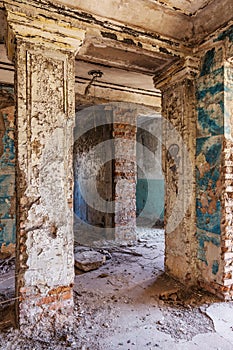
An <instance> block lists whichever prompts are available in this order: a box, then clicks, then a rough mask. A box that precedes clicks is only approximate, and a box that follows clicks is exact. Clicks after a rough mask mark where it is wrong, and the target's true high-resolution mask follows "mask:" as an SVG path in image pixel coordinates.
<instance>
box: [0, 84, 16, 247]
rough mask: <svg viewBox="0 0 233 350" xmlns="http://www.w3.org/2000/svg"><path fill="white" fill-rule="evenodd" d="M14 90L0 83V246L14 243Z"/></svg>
mask: <svg viewBox="0 0 233 350" xmlns="http://www.w3.org/2000/svg"><path fill="white" fill-rule="evenodd" d="M14 112H15V108H14V90H13V88H12V87H9V86H5V85H0V248H1V246H2V245H3V244H5V245H9V244H10V243H13V244H15V239H16V237H15V234H16V232H15V231H16V226H15V219H16V218H15V216H16V200H15V199H16V197H15V116H14Z"/></svg>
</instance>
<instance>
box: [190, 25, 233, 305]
mask: <svg viewBox="0 0 233 350" xmlns="http://www.w3.org/2000/svg"><path fill="white" fill-rule="evenodd" d="M232 45H233V28H232V27H231V28H229V29H228V30H226V31H223V32H222V33H218V34H217V35H216V36H215V37H214V38H213V39H212V40H211V42H210V43H209V45H208V46H206V47H205V48H203V51H202V52H201V69H200V74H199V77H198V79H197V86H196V87H197V93H196V98H197V113H198V120H197V143H196V145H197V146H196V189H197V192H196V195H197V199H196V216H197V240H198V252H197V258H198V267H199V271H200V281H201V283H202V284H203V285H204V286H205V288H207V289H209V290H211V291H214V292H216V293H218V294H219V295H221V296H222V295H224V296H225V297H226V298H231V297H232V294H233V293H232V292H231V289H232V287H231V286H232V283H233V276H232V272H233V253H232V252H233V244H232V233H233V231H232V223H233V222H232V214H231V212H232V192H233V191H232V160H231V157H232V97H233V75H232V65H231V62H230V58H231V57H232V56H233V50H232Z"/></svg>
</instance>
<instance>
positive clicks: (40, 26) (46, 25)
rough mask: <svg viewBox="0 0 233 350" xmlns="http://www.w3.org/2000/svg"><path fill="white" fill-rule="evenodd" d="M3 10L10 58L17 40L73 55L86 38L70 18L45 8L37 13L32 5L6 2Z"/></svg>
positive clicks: (83, 32)
mask: <svg viewBox="0 0 233 350" xmlns="http://www.w3.org/2000/svg"><path fill="white" fill-rule="evenodd" d="M5 10H6V15H7V16H6V17H7V38H6V39H7V40H6V41H7V51H8V57H9V59H10V60H12V59H13V57H14V54H15V42H16V40H22V41H24V42H28V43H32V44H33V45H34V47H38V46H43V48H45V49H50V50H51V49H52V50H60V51H66V52H67V51H69V52H72V53H74V54H76V53H77V52H78V50H79V48H80V47H81V44H82V42H83V40H84V38H85V30H84V29H80V28H78V27H75V25H74V24H73V22H72V20H71V18H69V17H64V16H62V15H61V16H59V14H56V15H55V14H53V13H51V12H49V11H48V10H41V11H40V12H39V13H38V11H36V9H35V8H34V7H33V6H31V5H27V6H26V5H25V6H22V7H19V6H18V5H14V4H10V3H8V4H5ZM15 39H16V40H15Z"/></svg>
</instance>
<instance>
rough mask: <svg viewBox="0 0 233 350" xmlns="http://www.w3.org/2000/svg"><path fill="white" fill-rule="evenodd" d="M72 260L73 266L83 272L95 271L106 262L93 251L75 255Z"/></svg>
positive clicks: (104, 258) (103, 256)
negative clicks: (73, 260)
mask: <svg viewBox="0 0 233 350" xmlns="http://www.w3.org/2000/svg"><path fill="white" fill-rule="evenodd" d="M74 258H75V266H76V267H77V268H78V269H79V270H82V271H85V272H88V271H92V270H96V269H98V268H99V267H100V266H102V265H103V264H104V263H105V262H106V257H105V255H103V254H101V253H98V252H96V251H93V250H89V251H84V252H81V253H75V256H74Z"/></svg>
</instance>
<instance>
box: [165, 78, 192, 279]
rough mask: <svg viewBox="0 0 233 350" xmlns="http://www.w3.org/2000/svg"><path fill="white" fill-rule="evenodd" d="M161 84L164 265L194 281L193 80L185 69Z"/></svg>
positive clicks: (170, 272)
mask: <svg viewBox="0 0 233 350" xmlns="http://www.w3.org/2000/svg"><path fill="white" fill-rule="evenodd" d="M161 88H162V116H163V118H164V120H163V171H164V175H165V214H164V221H165V267H166V271H167V272H168V273H169V274H171V275H172V276H174V277H175V278H177V279H179V280H181V281H183V282H184V283H186V284H195V283H197V269H196V250H197V244H196V238H195V236H194V235H195V231H196V225H195V210H196V207H195V142H196V141H195V140H196V111H195V84H194V81H193V79H187V75H186V73H185V74H184V75H183V76H181V78H179V75H178V76H176V75H174V82H173V84H169V83H167V84H166V83H165V84H164V85H163V86H161Z"/></svg>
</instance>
